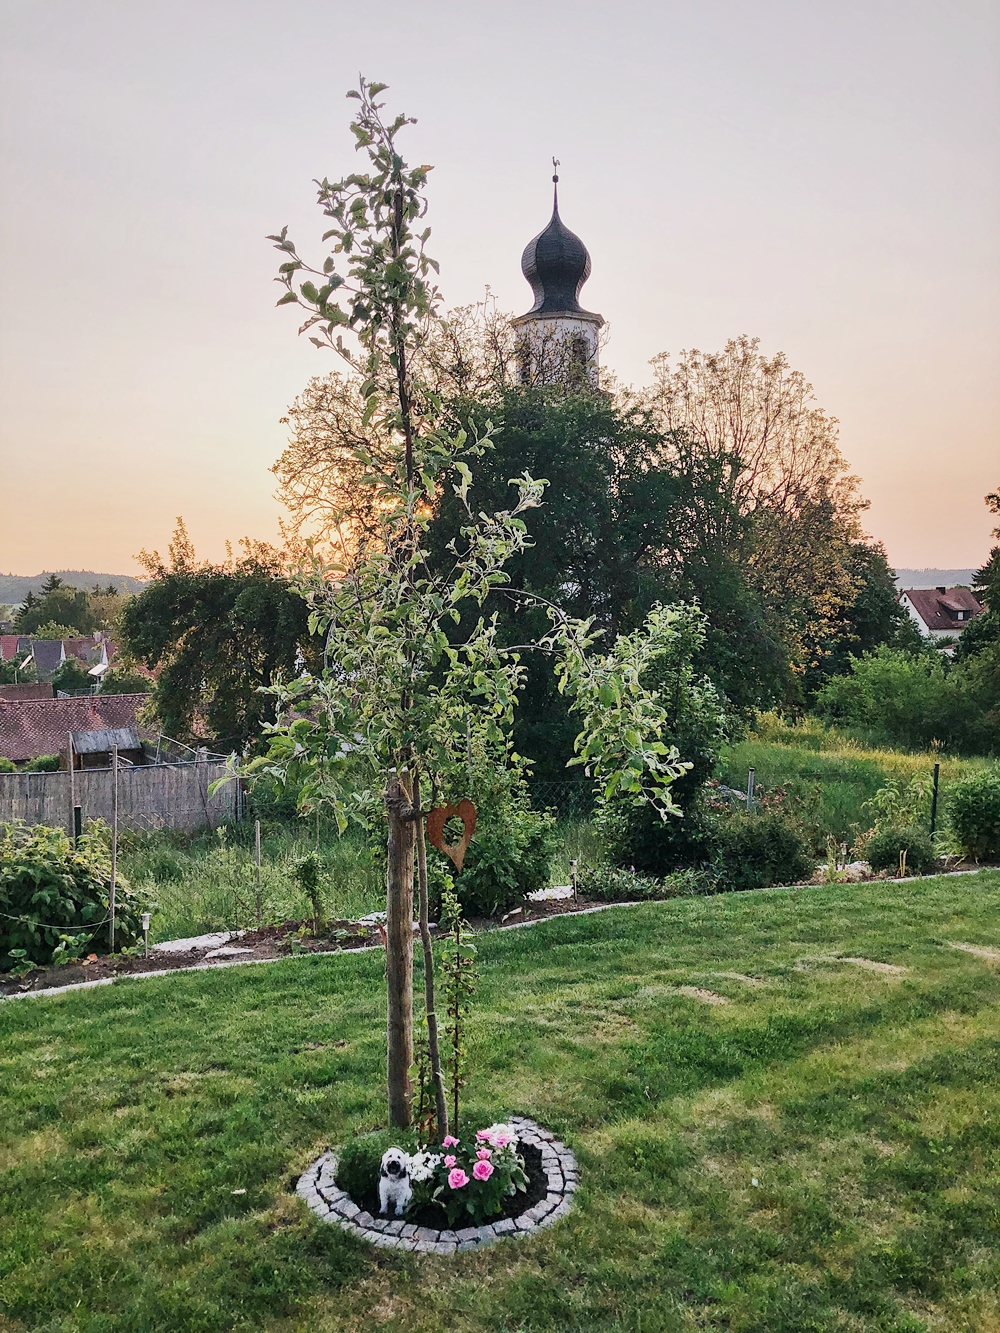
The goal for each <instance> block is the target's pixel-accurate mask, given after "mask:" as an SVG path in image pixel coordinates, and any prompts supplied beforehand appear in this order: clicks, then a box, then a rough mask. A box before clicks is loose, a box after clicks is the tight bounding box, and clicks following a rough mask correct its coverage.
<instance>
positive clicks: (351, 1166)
mask: <svg viewBox="0 0 1000 1333" xmlns="http://www.w3.org/2000/svg"><path fill="white" fill-rule="evenodd" d="M418 1146H419V1145H418V1143H417V1136H416V1134H415V1133H414V1131H413V1130H412V1129H377V1130H375V1131H374V1132H373V1133H371V1134H359V1135H358V1136H357V1137H356V1138H353V1139H350V1140H348V1142H347V1143H346V1144H345V1145H344V1147H343V1149H342V1150H341V1152H340V1153H339V1154H338V1161H337V1184H338V1185H339V1186H340V1188H341V1189H342V1190H346V1191H347V1193H348V1194H349V1195H350V1196H351V1198H352V1199H353V1200H354V1201H355V1203H360V1204H363V1205H364V1204H368V1203H370V1202H371V1200H372V1196H373V1195H374V1196H375V1198H376V1199H377V1197H378V1178H379V1176H378V1173H379V1167H380V1166H381V1163H382V1154H383V1153H384V1152H385V1150H386V1149H387V1148H402V1149H403V1151H404V1152H408V1153H413V1152H416V1150H417V1147H418ZM377 1207H378V1205H377V1203H376V1209H377Z"/></svg>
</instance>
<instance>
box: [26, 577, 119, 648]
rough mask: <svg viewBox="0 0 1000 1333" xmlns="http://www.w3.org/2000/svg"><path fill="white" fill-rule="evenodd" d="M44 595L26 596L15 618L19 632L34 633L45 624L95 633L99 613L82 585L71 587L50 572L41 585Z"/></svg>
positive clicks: (76, 632)
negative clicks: (80, 586)
mask: <svg viewBox="0 0 1000 1333" xmlns="http://www.w3.org/2000/svg"><path fill="white" fill-rule="evenodd" d="M42 593H43V595H42V596H41V597H34V596H33V595H32V594H31V593H29V594H28V596H27V597H26V598H25V600H24V603H23V604H22V607H21V610H20V612H19V613H18V616H17V618H16V620H15V621H14V630H15V633H17V634H34V633H35V631H36V630H38V629H40V628H41V626H43V625H48V624H56V625H65V626H66V628H67V629H69V630H70V631H71V632H72V633H75V634H92V633H93V632H94V630H95V629H97V628H98V617H97V616H96V615H95V613H94V610H93V608H92V607H91V604H90V598H89V597H88V595H87V593H86V592H85V591H84V590H83V589H82V588H72V587H70V586H69V585H68V584H65V583H63V582H62V580H61V579H59V578H58V577H57V576H56V575H54V574H51V575H50V576H49V577H48V579H46V581H45V583H44V584H43V585H42Z"/></svg>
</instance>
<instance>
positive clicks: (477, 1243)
mask: <svg viewBox="0 0 1000 1333" xmlns="http://www.w3.org/2000/svg"><path fill="white" fill-rule="evenodd" d="M507 1123H509V1124H511V1125H513V1126H514V1127H515V1128H516V1130H517V1137H518V1142H519V1143H527V1144H531V1145H532V1146H534V1147H536V1148H540V1149H541V1151H542V1169H543V1171H544V1172H545V1174H546V1177H547V1179H548V1186H549V1188H548V1193H547V1194H546V1195H545V1198H544V1199H542V1200H541V1202H540V1203H536V1204H535V1205H534V1206H533V1207H532V1208H529V1209H527V1211H526V1212H523V1213H522V1214H521V1216H520V1217H506V1218H503V1219H502V1220H501V1221H499V1222H490V1223H488V1224H487V1225H486V1226H481V1227H462V1228H461V1229H460V1230H458V1231H451V1230H449V1229H447V1228H445V1229H444V1230H442V1231H435V1230H433V1229H431V1228H430V1227H418V1226H414V1225H413V1223H412V1222H404V1221H403V1220H402V1219H401V1218H394V1219H391V1220H390V1219H389V1218H385V1217H372V1215H371V1214H370V1213H367V1212H365V1211H364V1210H363V1209H361V1208H359V1207H358V1205H357V1204H356V1203H354V1201H353V1200H352V1199H351V1198H350V1196H349V1195H348V1194H346V1193H345V1192H344V1190H342V1189H340V1188H338V1186H337V1181H336V1176H337V1158H336V1155H335V1154H334V1153H332V1152H326V1153H324V1154H323V1156H322V1157H317V1159H316V1161H315V1162H313V1163H312V1165H311V1166H310V1167H308V1168H307V1169H306V1170H305V1171H303V1173H302V1175H301V1176H300V1177H299V1183H298V1185H297V1186H296V1193H297V1194H298V1195H299V1197H300V1198H302V1199H304V1200H305V1202H306V1203H307V1204H308V1205H309V1207H310V1208H311V1209H312V1211H313V1212H314V1213H315V1214H316V1216H317V1217H320V1218H322V1219H323V1221H324V1222H333V1223H335V1224H336V1225H337V1226H340V1227H342V1228H343V1229H344V1230H345V1231H348V1232H350V1233H351V1234H352V1235H354V1236H359V1237H360V1238H361V1239H362V1240H367V1241H370V1242H371V1243H372V1244H373V1245H378V1246H380V1247H381V1248H383V1249H392V1250H415V1251H417V1253H419V1254H456V1253H463V1252H465V1251H468V1250H481V1249H484V1248H485V1247H486V1246H487V1245H492V1244H494V1243H495V1242H496V1241H498V1240H503V1239H505V1238H506V1237H510V1238H511V1239H513V1240H523V1239H524V1237H525V1236H530V1235H531V1233H532V1232H533V1231H537V1230H538V1228H539V1227H550V1226H552V1225H553V1223H555V1222H558V1221H559V1219H560V1218H561V1217H565V1216H566V1214H567V1213H568V1212H569V1210H570V1208H572V1206H573V1195H574V1193H575V1192H576V1188H577V1183H578V1180H579V1172H578V1170H577V1165H576V1158H575V1157H574V1156H573V1154H572V1152H571V1151H570V1150H569V1148H567V1147H566V1145H565V1144H564V1143H560V1142H559V1141H558V1139H556V1138H555V1136H554V1135H552V1134H551V1133H550V1132H549V1131H548V1130H547V1129H543V1128H542V1127H541V1125H537V1124H536V1123H535V1122H534V1120H529V1119H528V1118H527V1116H523V1115H512V1116H510V1117H509V1120H508V1122H507Z"/></svg>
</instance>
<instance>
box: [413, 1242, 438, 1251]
mask: <svg viewBox="0 0 1000 1333" xmlns="http://www.w3.org/2000/svg"><path fill="white" fill-rule="evenodd" d="M436 1243H437V1242H436V1241H433V1240H415V1241H414V1242H413V1249H414V1250H416V1252H417V1254H433V1253H434V1246H435V1244H436Z"/></svg>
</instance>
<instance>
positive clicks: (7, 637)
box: [0, 634, 21, 662]
mask: <svg viewBox="0 0 1000 1333" xmlns="http://www.w3.org/2000/svg"><path fill="white" fill-rule="evenodd" d="M20 637H21V636H20V635H19V634H0V662H9V661H10V660H11V658H12V657H16V656H17V641H18V639H19V638H20Z"/></svg>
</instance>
